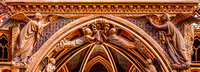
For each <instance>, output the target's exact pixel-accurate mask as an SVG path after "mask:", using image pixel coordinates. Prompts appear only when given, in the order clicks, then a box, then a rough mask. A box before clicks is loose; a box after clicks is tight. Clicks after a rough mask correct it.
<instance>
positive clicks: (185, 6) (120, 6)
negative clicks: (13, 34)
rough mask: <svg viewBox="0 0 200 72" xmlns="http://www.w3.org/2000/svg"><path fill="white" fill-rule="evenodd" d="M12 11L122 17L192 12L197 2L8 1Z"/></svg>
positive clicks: (74, 15) (69, 15) (32, 13)
mask: <svg viewBox="0 0 200 72" xmlns="http://www.w3.org/2000/svg"><path fill="white" fill-rule="evenodd" d="M7 4H8V7H9V9H10V10H11V13H12V14H14V13H17V12H24V13H25V14H27V15H28V16H33V15H34V13H36V12H40V13H42V14H43V15H46V14H49V13H55V14H60V15H63V16H67V17H83V16H88V15H91V14H112V15H115V16H120V17H132V16H133V17H135V16H136V17H137V16H142V15H146V14H151V13H155V14H160V13H163V12H167V13H169V14H170V15H172V16H174V15H175V14H177V13H187V14H192V13H193V12H194V10H195V8H196V6H197V5H198V3H197V2H189V3H184V2H179V3H173V2H166V3H159V2H150V3H147V2H144V3H141V2H140V3H138V2H121V3H119V2H116V3H115V2H110V3H109V2H105V3H104V2H102V3H95V2H90V3H86V2H73V3H72V2H43V3H41V2H7Z"/></svg>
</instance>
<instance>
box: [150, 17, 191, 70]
mask: <svg viewBox="0 0 200 72" xmlns="http://www.w3.org/2000/svg"><path fill="white" fill-rule="evenodd" d="M160 19H161V21H162V24H161V25H157V24H155V23H153V21H152V19H149V21H150V23H151V24H152V25H153V26H154V27H155V28H157V29H159V30H160V31H159V35H160V38H161V40H163V41H164V42H165V43H166V44H167V45H168V46H169V48H168V49H167V50H168V54H169V56H170V57H171V59H172V60H173V61H174V64H172V66H173V67H176V68H178V67H177V66H179V69H180V66H186V68H187V67H188V65H189V64H188V63H189V59H188V57H187V55H186V48H185V44H184V38H183V36H182V34H181V33H180V31H179V30H178V29H177V28H176V27H175V26H174V24H173V23H172V22H170V18H169V15H168V14H166V13H165V14H163V15H162V16H161V17H160ZM186 62H187V63H186ZM184 68H185V67H184Z"/></svg>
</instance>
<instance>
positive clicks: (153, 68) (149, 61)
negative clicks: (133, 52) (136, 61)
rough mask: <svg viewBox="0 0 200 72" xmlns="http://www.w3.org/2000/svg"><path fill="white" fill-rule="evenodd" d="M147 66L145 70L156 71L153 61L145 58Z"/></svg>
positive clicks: (147, 71) (148, 71)
mask: <svg viewBox="0 0 200 72" xmlns="http://www.w3.org/2000/svg"><path fill="white" fill-rule="evenodd" d="M146 64H147V68H145V71H146V72H158V71H157V70H156V67H155V66H154V65H153V62H152V60H151V59H147V60H146Z"/></svg>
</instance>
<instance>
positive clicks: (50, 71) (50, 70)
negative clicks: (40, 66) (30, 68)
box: [42, 58, 56, 72]
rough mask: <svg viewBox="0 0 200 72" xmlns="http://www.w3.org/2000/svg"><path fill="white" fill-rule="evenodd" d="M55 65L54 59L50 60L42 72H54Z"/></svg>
mask: <svg viewBox="0 0 200 72" xmlns="http://www.w3.org/2000/svg"><path fill="white" fill-rule="evenodd" d="M55 64H56V60H55V59H54V58H50V59H49V63H48V64H47V66H46V67H45V69H44V70H43V71H42V72H54V70H55V69H56V66H55Z"/></svg>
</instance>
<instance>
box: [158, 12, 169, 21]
mask: <svg viewBox="0 0 200 72" xmlns="http://www.w3.org/2000/svg"><path fill="white" fill-rule="evenodd" d="M160 18H161V20H162V21H170V16H169V14H167V13H164V14H163V15H162V16H161V17H160Z"/></svg>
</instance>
